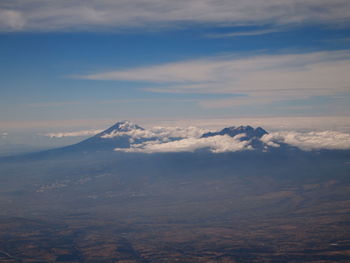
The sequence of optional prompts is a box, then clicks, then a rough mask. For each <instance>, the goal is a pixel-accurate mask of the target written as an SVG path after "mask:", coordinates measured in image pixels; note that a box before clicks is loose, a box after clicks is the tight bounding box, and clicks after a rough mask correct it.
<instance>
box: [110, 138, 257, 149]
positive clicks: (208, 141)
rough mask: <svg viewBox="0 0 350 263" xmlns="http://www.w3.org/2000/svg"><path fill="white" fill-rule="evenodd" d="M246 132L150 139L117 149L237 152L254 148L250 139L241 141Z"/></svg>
mask: <svg viewBox="0 0 350 263" xmlns="http://www.w3.org/2000/svg"><path fill="white" fill-rule="evenodd" d="M242 136H244V134H239V135H237V136H235V137H230V136H227V135H223V136H213V137H208V138H185V139H182V140H176V141H171V142H161V141H148V142H144V143H142V144H134V145H132V146H131V148H127V149H125V148H116V149H115V150H116V151H124V152H142V153H165V152H173V153H174V152H195V151H197V150H200V149H209V150H210V151H211V152H213V153H223V152H236V151H243V150H252V147H251V146H250V145H249V141H240V140H239V138H240V137H242Z"/></svg>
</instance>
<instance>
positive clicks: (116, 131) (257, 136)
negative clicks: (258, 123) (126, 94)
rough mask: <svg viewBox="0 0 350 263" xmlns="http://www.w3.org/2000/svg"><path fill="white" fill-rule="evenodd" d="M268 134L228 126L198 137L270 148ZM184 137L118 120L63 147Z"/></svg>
mask: <svg viewBox="0 0 350 263" xmlns="http://www.w3.org/2000/svg"><path fill="white" fill-rule="evenodd" d="M266 134H268V132H267V131H266V130H264V129H263V128H261V127H257V128H253V127H251V126H239V127H234V126H232V127H227V128H224V129H222V130H220V131H217V132H207V133H204V134H202V135H201V136H200V137H199V138H197V139H205V138H210V137H215V136H225V135H226V136H229V137H232V138H235V139H237V141H241V142H243V141H246V142H249V144H250V145H251V147H252V148H253V149H255V150H263V149H265V150H266V149H267V148H269V146H268V145H267V144H265V143H264V142H263V141H262V140H261V138H262V137H263V136H264V135H266ZM182 139H185V138H182V137H178V136H169V137H167V138H164V137H160V136H159V135H158V134H152V132H149V131H147V130H146V129H144V128H142V127H141V126H139V125H137V124H134V123H132V122H131V121H121V122H117V123H116V124H115V125H113V126H111V127H110V128H108V129H106V130H104V131H102V132H101V133H98V134H96V135H94V136H93V137H90V138H88V139H86V140H83V141H81V142H79V143H77V144H74V145H70V146H66V147H63V148H61V150H65V151H75V152H76V151H82V152H96V151H113V150H114V149H116V148H118V149H128V148H131V147H133V145H139V144H142V143H145V142H159V143H162V142H174V141H180V140H182Z"/></svg>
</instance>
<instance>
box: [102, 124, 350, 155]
mask: <svg viewBox="0 0 350 263" xmlns="http://www.w3.org/2000/svg"><path fill="white" fill-rule="evenodd" d="M154 131H156V132H152V130H143V131H142V130H135V132H132V131H130V132H124V133H118V134H117V133H111V134H110V136H103V138H112V137H115V136H121V135H128V136H131V137H132V140H131V147H130V148H117V149H115V150H116V151H123V152H143V153H162V152H194V151H197V150H201V149H207V150H209V151H211V152H213V153H223V152H236V151H244V150H253V147H252V146H251V144H250V141H240V138H241V137H243V136H244V134H239V135H237V136H235V137H230V136H227V135H217V136H213V137H207V138H200V136H201V135H202V134H203V132H202V130H201V129H199V128H195V127H190V128H187V129H186V128H185V129H181V128H165V127H162V128H156V129H154ZM157 132H158V133H157ZM133 139H151V140H148V141H145V142H142V143H134V141H133ZM261 141H262V142H263V143H264V144H265V145H266V147H280V144H281V143H286V144H289V145H291V146H295V147H298V148H300V149H301V150H305V151H310V150H321V149H327V150H347V149H350V134H349V133H344V132H337V131H313V132H296V131H281V132H272V133H270V134H267V135H264V136H263V137H262V138H261Z"/></svg>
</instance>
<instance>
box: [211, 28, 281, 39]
mask: <svg viewBox="0 0 350 263" xmlns="http://www.w3.org/2000/svg"><path fill="white" fill-rule="evenodd" d="M280 31H282V29H281V28H274V29H262V30H251V31H239V32H230V33H222V34H208V35H206V37H210V38H226V37H229V38H230V37H244V36H259V35H267V34H272V33H277V32H280Z"/></svg>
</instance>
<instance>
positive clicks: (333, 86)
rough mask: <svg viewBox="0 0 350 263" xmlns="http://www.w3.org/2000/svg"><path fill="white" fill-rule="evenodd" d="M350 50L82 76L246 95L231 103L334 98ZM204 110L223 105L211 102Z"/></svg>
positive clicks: (349, 67) (345, 80)
mask: <svg viewBox="0 0 350 263" xmlns="http://www.w3.org/2000/svg"><path fill="white" fill-rule="evenodd" d="M347 72H350V50H341V51H324V52H311V53H297V54H279V55H256V56H249V57H235V56H220V57H212V58H206V59H198V60H192V61H183V62H174V63H167V64H161V65H151V66H148V67H141V68H132V69H125V70H118V71H109V72H100V73H94V74H89V75H85V76H81V78H85V79H91V80H122V81H133V82H149V83H154V84H155V86H156V87H154V88H148V89H147V90H148V91H151V92H175V93H227V94H243V95H246V96H241V97H237V98H233V99H230V101H228V100H225V103H223V104H221V105H225V104H226V105H227V104H232V103H233V104H235V103H238V104H239V103H252V102H259V101H261V102H271V101H278V100H285V99H300V98H308V97H310V96H330V95H336V94H340V93H347V92H348V91H349V89H350V84H349V83H350V75H349V74H348V73H347ZM200 103H201V104H202V105H204V106H208V107H210V106H211V105H212V106H213V107H216V106H220V103H219V104H216V105H215V103H213V101H203V102H200Z"/></svg>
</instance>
